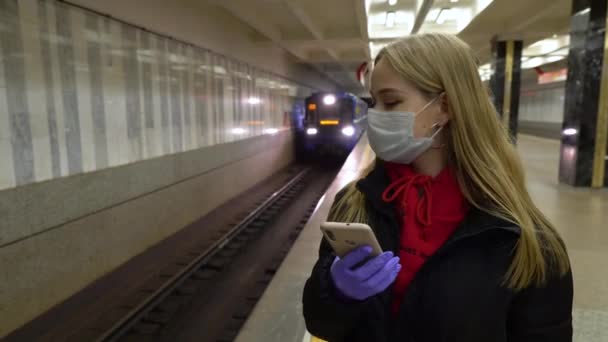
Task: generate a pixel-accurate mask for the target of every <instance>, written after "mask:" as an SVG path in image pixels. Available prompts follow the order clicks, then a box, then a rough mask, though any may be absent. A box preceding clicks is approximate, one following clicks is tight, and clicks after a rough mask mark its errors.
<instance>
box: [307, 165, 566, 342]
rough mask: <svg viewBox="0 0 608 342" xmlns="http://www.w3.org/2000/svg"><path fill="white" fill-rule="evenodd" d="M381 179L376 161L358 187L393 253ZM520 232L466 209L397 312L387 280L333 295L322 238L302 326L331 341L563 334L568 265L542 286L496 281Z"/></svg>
mask: <svg viewBox="0 0 608 342" xmlns="http://www.w3.org/2000/svg"><path fill="white" fill-rule="evenodd" d="M388 183H389V178H388V176H387V175H386V172H385V170H384V168H383V167H382V164H381V163H379V164H378V165H377V166H376V169H375V170H374V171H373V172H372V173H370V175H369V176H367V177H366V178H364V179H362V180H360V181H359V182H358V183H357V187H358V189H359V190H360V191H361V192H362V193H363V194H364V195H365V198H366V202H367V209H368V215H369V224H370V226H371V227H372V229H373V230H374V232H375V234H376V237H377V239H378V241H379V243H380V245H381V246H382V248H383V250H385V251H388V250H391V251H393V252H395V254H396V255H397V252H398V249H399V241H400V239H399V236H400V225H399V221H398V219H397V216H396V214H395V213H396V210H395V208H394V206H393V204H390V203H386V202H384V201H383V200H382V191H383V189H385V188H386V186H387V185H388ZM338 196H340V193H339V194H338V195H337V197H338ZM519 234H520V229H519V227H516V226H514V225H513V224H512V223H509V222H506V221H504V220H501V219H499V218H497V217H494V216H491V215H489V214H487V213H485V212H482V211H480V210H477V209H471V211H470V212H469V214H468V215H467V217H466V218H465V220H464V222H463V223H462V224H461V225H460V226H459V227H458V228H457V230H456V231H455V233H454V234H453V235H452V236H451V237H450V238H449V239H448V241H447V242H446V243H445V244H444V245H443V246H442V247H441V248H440V249H439V250H438V251H437V252H436V253H435V254H434V255H433V256H431V257H430V258H429V259H428V260H427V262H426V263H425V265H424V266H423V267H422V268H421V269H420V271H419V272H418V273H417V274H416V277H415V278H414V280H413V281H412V282H411V284H410V285H409V287H408V290H407V292H406V294H405V297H404V298H403V301H402V304H401V307H400V310H399V313H398V315H397V317H396V318H393V316H392V314H391V309H390V307H391V300H392V297H391V295H392V289H391V287H389V288H388V289H387V290H385V291H384V292H382V293H379V294H377V295H375V296H373V297H370V298H368V299H367V300H365V301H354V302H345V301H343V300H342V299H341V298H340V297H338V296H336V292H335V289H334V287H333V282H332V280H331V276H330V273H329V271H330V267H331V265H332V261H333V260H334V257H335V256H334V254H333V251H332V250H331V247H330V246H329V244H327V242H325V241H322V242H321V247H320V250H319V260H318V261H317V263H316V264H315V266H314V269H313V271H312V274H311V276H310V278H309V279H308V280H307V282H306V285H305V288H304V296H303V305H304V308H303V311H304V318H305V320H306V327H307V328H308V331H310V333H311V334H313V335H315V336H317V337H319V338H322V339H325V340H327V341H330V342H340V341H348V342H357V341H361V342H372V341H373V342H387V341H391V342H392V341H395V342H427V341H428V342H440V341H446V342H447V341H450V342H455V341H462V342H570V341H572V320H571V318H572V296H573V290H572V287H573V284H572V274H571V273H570V272H569V273H568V274H567V275H566V276H564V277H558V276H553V277H551V279H550V281H549V282H548V284H547V286H545V287H542V288H538V287H530V288H527V289H524V290H522V291H517V292H516V291H514V290H510V289H508V288H506V287H505V286H503V285H501V284H502V281H503V279H504V275H505V273H506V271H507V268H508V266H509V264H510V262H511V259H512V252H513V249H514V247H515V244H516V242H517V240H518V238H519Z"/></svg>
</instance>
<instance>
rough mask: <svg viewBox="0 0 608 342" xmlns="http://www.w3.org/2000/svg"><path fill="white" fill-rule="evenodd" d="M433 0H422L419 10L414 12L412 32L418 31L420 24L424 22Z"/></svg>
mask: <svg viewBox="0 0 608 342" xmlns="http://www.w3.org/2000/svg"><path fill="white" fill-rule="evenodd" d="M434 2H435V1H434V0H423V2H422V5H421V6H420V10H419V11H418V12H417V13H416V20H415V21H414V26H413V27H412V34H415V33H418V31H420V28H421V27H422V24H424V21H425V20H426V16H427V15H428V14H429V11H430V10H431V8H432V7H433V3H434Z"/></svg>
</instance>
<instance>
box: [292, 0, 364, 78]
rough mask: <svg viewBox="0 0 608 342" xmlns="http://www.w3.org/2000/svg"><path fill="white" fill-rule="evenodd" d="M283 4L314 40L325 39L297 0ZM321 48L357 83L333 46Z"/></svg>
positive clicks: (352, 72)
mask: <svg viewBox="0 0 608 342" xmlns="http://www.w3.org/2000/svg"><path fill="white" fill-rule="evenodd" d="M285 4H286V5H287V8H289V10H290V11H291V13H292V14H293V15H294V16H295V17H296V18H297V19H298V21H300V23H301V24H302V25H304V27H306V29H307V30H308V32H310V34H311V35H312V36H313V37H314V38H315V40H317V41H322V40H324V39H325V35H324V33H323V31H322V30H321V28H320V27H319V26H318V25H316V24H315V23H314V21H313V20H312V18H311V17H310V16H309V15H308V13H306V11H305V10H304V9H303V8H302V7H301V6H300V4H299V3H298V0H285ZM323 49H324V50H325V51H326V52H327V54H328V55H329V56H330V57H331V58H332V59H333V60H334V61H335V62H336V63H338V64H339V65H341V67H342V69H343V71H344V73H345V74H347V75H348V76H347V77H348V78H349V79H352V80H353V81H354V82H356V83H359V80H357V78H356V77H355V75H354V71H350V70H348V69H347V68H346V67H344V65H343V64H342V61H341V60H340V56H339V54H338V52H337V51H336V50H335V49H334V48H332V47H330V46H324V47H323ZM343 86H346V85H343Z"/></svg>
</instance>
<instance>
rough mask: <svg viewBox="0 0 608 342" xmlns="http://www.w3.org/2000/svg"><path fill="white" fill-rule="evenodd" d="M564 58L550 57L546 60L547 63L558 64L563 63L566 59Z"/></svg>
mask: <svg viewBox="0 0 608 342" xmlns="http://www.w3.org/2000/svg"><path fill="white" fill-rule="evenodd" d="M564 58H565V57H564V56H548V57H547V58H546V60H545V62H546V63H553V62H557V61H561V60H562V59H564Z"/></svg>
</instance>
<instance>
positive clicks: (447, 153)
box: [303, 34, 572, 342]
mask: <svg viewBox="0 0 608 342" xmlns="http://www.w3.org/2000/svg"><path fill="white" fill-rule="evenodd" d="M371 85H372V89H371V93H372V96H373V98H374V102H375V106H374V108H373V109H370V111H369V113H368V124H369V127H368V130H367V133H368V138H369V142H370V146H371V148H372V149H373V150H374V152H375V153H376V156H377V160H376V162H375V163H374V165H372V166H370V168H369V170H368V172H366V174H365V175H364V176H363V177H362V178H361V179H359V180H358V181H356V182H353V183H352V184H350V185H348V186H347V187H346V188H345V189H343V190H342V191H340V192H339V193H338V195H337V196H336V199H335V200H334V204H333V206H332V209H331V211H330V214H329V220H331V221H340V222H364V223H367V224H369V225H370V226H371V227H372V229H373V230H374V232H375V234H376V237H377V238H378V240H379V242H380V244H381V246H382V248H383V250H384V251H385V252H384V254H382V255H380V256H377V257H374V258H370V257H369V254H370V249H369V248H368V247H361V248H359V249H357V250H355V251H353V252H351V253H350V254H348V255H347V256H345V257H344V258H343V259H340V258H337V257H336V256H335V255H334V254H333V253H332V250H331V248H330V247H329V245H328V244H327V243H326V242H325V241H323V242H322V243H321V248H320V251H319V260H318V261H317V263H316V265H315V267H314V269H313V271H312V274H311V276H310V278H309V279H308V281H307V282H306V286H305V290H304V297H303V304H304V309H303V310H304V317H305V320H306V326H307V328H308V330H309V331H310V332H311V333H312V334H313V335H316V336H318V337H320V338H323V339H325V340H328V341H330V342H338V341H348V342H357V341H361V342H363V341H365V342H371V341H374V342H383V341H399V342H401V341H403V342H406V341H411V342H414V341H418V342H422V341H430V342H435V341H437V342H438V341H463V342H477V341H479V342H507V341H508V342H532V341H534V342H544V341H547V342H549V341H550V342H562V341H564V342H565V341H571V340H572V323H571V312H572V274H571V271H570V264H569V261H568V255H567V252H566V248H565V246H564V244H563V242H562V240H561V238H560V237H559V235H558V233H557V232H556V231H555V229H554V227H553V225H552V224H551V223H550V222H549V221H548V220H547V218H546V217H545V216H544V215H543V214H542V213H541V212H540V211H539V210H538V208H537V207H536V206H535V205H534V203H533V202H532V200H531V198H530V195H529V194H528V192H527V190H526V186H525V181H524V172H523V169H522V165H521V162H520V160H519V158H518V156H517V154H516V151H515V149H514V147H513V146H512V144H511V142H510V140H509V136H508V135H507V133H506V132H505V129H504V128H503V127H502V126H501V124H500V121H499V119H498V115H497V113H496V110H495V109H494V106H493V105H492V103H491V102H490V99H489V97H488V94H487V91H486V90H485V88H484V86H483V84H482V82H481V80H480V78H479V75H478V73H477V65H476V62H475V59H474V57H473V54H472V52H471V49H470V48H469V46H467V45H466V44H465V43H464V42H462V41H461V40H460V39H458V38H456V37H455V36H451V35H445V34H421V35H413V36H409V37H407V38H404V39H401V40H400V41H397V42H396V43H393V44H391V45H389V46H387V47H386V48H385V49H383V50H382V51H381V52H380V54H379V56H378V58H377V60H376V66H375V69H374V71H373V75H372V82H371Z"/></svg>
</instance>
